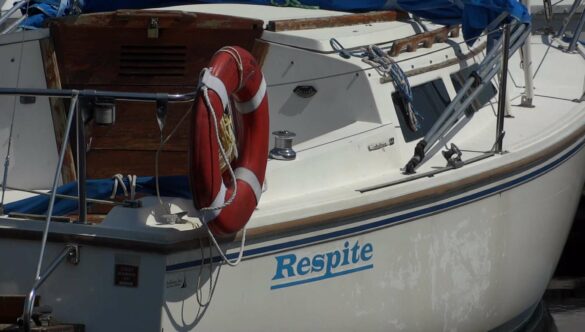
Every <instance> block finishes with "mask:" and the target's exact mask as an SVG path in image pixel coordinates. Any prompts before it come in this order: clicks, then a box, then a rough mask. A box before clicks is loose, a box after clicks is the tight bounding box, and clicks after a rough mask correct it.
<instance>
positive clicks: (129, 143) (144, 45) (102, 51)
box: [49, 10, 263, 178]
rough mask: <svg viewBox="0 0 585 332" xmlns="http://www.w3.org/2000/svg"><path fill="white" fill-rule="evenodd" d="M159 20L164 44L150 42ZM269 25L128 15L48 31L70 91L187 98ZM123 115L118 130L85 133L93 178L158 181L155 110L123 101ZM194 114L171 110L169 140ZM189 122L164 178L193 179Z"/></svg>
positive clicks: (78, 20) (56, 24)
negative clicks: (221, 53) (202, 77)
mask: <svg viewBox="0 0 585 332" xmlns="http://www.w3.org/2000/svg"><path fill="white" fill-rule="evenodd" d="M154 19H155V20H156V21H157V22H158V32H157V34H158V37H157V38H149V35H148V29H149V25H150V24H151V21H152V20H154ZM262 24H263V22H262V21H260V20H253V19H243V18H235V17H230V16H222V15H212V14H200V13H183V12H168V11H165V12H162V11H130V10H123V11H117V12H113V13H99V14H90V15H81V16H78V17H66V18H60V19H55V20H53V21H51V23H50V25H49V26H50V29H51V36H52V39H53V41H54V44H55V54H56V58H57V59H58V64H59V74H60V77H61V83H62V85H63V87H64V88H74V89H92V90H111V91H134V92H169V93H187V92H193V91H194V90H195V89H196V86H197V83H198V80H199V73H200V72H201V69H202V68H204V67H205V66H207V64H208V63H209V61H210V59H211V57H212V56H213V54H214V53H215V52H216V51H217V50H219V49H220V48H221V47H223V46H227V45H231V46H241V47H243V48H245V49H248V50H252V49H253V46H254V43H255V41H256V39H257V38H258V37H259V36H260V35H261V33H262ZM151 37H152V36H151ZM116 107H117V114H116V122H115V124H114V125H112V126H98V125H95V124H94V123H92V122H90V123H89V125H88V128H87V130H86V132H87V135H88V137H87V142H88V145H89V150H88V153H87V158H88V163H87V165H88V169H87V175H88V178H104V177H105V178H108V177H111V176H112V175H113V174H116V173H122V174H137V175H154V155H155V151H156V150H157V148H158V146H159V142H160V130H159V126H158V123H157V120H156V117H155V107H156V106H155V104H154V103H136V102H133V103H130V102H123V101H118V102H117V103H116ZM191 107H192V103H180V104H169V107H168V115H167V120H166V125H165V129H164V135H165V136H166V135H168V133H169V132H170V131H171V130H172V129H173V128H174V127H175V126H176V124H177V123H178V121H179V120H180V118H181V117H182V116H183V115H184V114H185V112H187V111H188V110H189V109H190V108H191ZM189 120H190V117H187V119H186V122H185V123H184V124H183V125H181V127H180V128H179V129H178V130H177V132H176V134H175V135H174V136H173V138H172V139H171V140H170V141H169V142H168V143H167V144H166V145H165V147H164V148H163V151H164V153H163V154H162V156H161V159H160V161H161V164H160V169H161V175H180V174H187V173H188V169H187V167H188V165H187V150H188V146H189V144H188V138H189V123H188V121H189Z"/></svg>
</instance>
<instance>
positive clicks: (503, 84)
mask: <svg viewBox="0 0 585 332" xmlns="http://www.w3.org/2000/svg"><path fill="white" fill-rule="evenodd" d="M503 52H504V54H503V57H502V74H501V75H500V91H498V92H499V94H498V118H497V123H496V146H495V148H496V153H502V150H503V144H504V139H503V136H502V134H503V133H504V118H505V116H506V92H507V86H508V85H507V82H508V58H509V54H510V24H505V25H504V49H503Z"/></svg>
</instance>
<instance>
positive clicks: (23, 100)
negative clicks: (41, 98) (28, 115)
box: [20, 96, 37, 105]
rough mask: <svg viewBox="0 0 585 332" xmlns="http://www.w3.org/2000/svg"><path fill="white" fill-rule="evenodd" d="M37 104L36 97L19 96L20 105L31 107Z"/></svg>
mask: <svg viewBox="0 0 585 332" xmlns="http://www.w3.org/2000/svg"><path fill="white" fill-rule="evenodd" d="M36 102H37V97H35V96H20V103H21V104H22V105H31V104H34V103H36Z"/></svg>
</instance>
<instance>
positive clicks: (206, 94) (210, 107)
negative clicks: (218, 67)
mask: <svg viewBox="0 0 585 332" xmlns="http://www.w3.org/2000/svg"><path fill="white" fill-rule="evenodd" d="M201 90H202V91H203V99H204V100H205V105H206V106H207V111H208V112H209V114H210V116H211V118H212V119H213V126H214V128H215V138H216V139H217V144H218V145H219V152H220V154H221V157H222V158H223V160H224V162H225V163H226V165H227V168H228V171H229V173H230V176H231V178H232V183H233V185H234V190H233V191H232V194H231V195H230V198H229V199H228V200H227V201H226V202H225V203H223V204H222V205H220V206H216V207H211V206H210V207H206V208H202V209H200V210H199V211H200V212H206V211H217V210H221V209H223V208H225V207H227V206H229V205H230V204H232V202H233V201H234V199H235V198H236V194H237V192H238V180H237V178H236V174H235V173H234V169H233V168H232V165H231V164H230V162H229V159H228V157H227V155H226V153H225V149H224V148H223V146H222V144H221V139H220V137H219V126H218V124H217V117H216V115H215V110H214V109H213V105H212V104H211V101H210V100H209V91H208V90H209V89H208V88H207V87H206V86H202V87H201ZM201 218H203V213H201ZM202 224H203V225H204V226H205V229H206V230H207V234H208V235H209V238H210V239H211V242H213V245H214V246H215V249H216V250H217V252H218V253H219V255H220V256H221V258H222V259H223V261H224V262H225V263H226V264H227V265H229V266H237V265H238V264H240V262H241V261H242V257H243V256H244V246H245V242H246V228H244V230H243V235H242V243H241V244H240V253H239V254H238V258H237V259H236V260H235V261H230V260H229V259H228V258H227V256H226V254H225V253H224V252H223V251H222V250H221V248H220V246H219V244H218V243H217V240H216V239H215V236H214V235H213V233H212V232H211V230H210V229H209V226H208V225H207V221H206V220H202Z"/></svg>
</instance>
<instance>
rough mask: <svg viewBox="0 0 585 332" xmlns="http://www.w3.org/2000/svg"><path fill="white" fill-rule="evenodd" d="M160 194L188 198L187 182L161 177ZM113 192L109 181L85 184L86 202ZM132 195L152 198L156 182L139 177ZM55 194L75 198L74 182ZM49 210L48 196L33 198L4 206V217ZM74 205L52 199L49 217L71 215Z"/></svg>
mask: <svg viewBox="0 0 585 332" xmlns="http://www.w3.org/2000/svg"><path fill="white" fill-rule="evenodd" d="M124 184H125V185H126V187H127V188H129V183H128V179H127V178H124ZM159 185H160V194H161V196H167V197H181V198H189V199H190V198H191V197H192V195H191V188H189V179H188V178H187V177H186V176H161V177H159ZM113 190H114V180H113V179H99V180H87V182H86V192H87V197H88V198H95V199H109V198H110V195H111V194H112V191H113ZM136 192H137V193H142V194H145V195H151V196H154V195H156V182H155V178H154V177H152V176H144V177H139V178H138V179H137V180H136ZM57 194H60V195H69V196H77V182H70V183H67V184H65V185H62V186H61V187H59V188H57ZM123 194H124V193H123V189H122V186H118V190H117V195H123ZM48 206H49V197H48V196H44V195H43V196H41V195H38V196H33V197H29V198H26V199H22V200H20V201H16V202H12V203H9V204H6V205H5V206H4V211H5V213H11V212H18V213H29V214H46V213H47V209H48ZM77 209H78V202H77V201H76V200H70V199H60V198H57V199H55V205H54V206H53V215H56V216H63V215H67V214H69V213H72V212H75V211H77Z"/></svg>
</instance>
